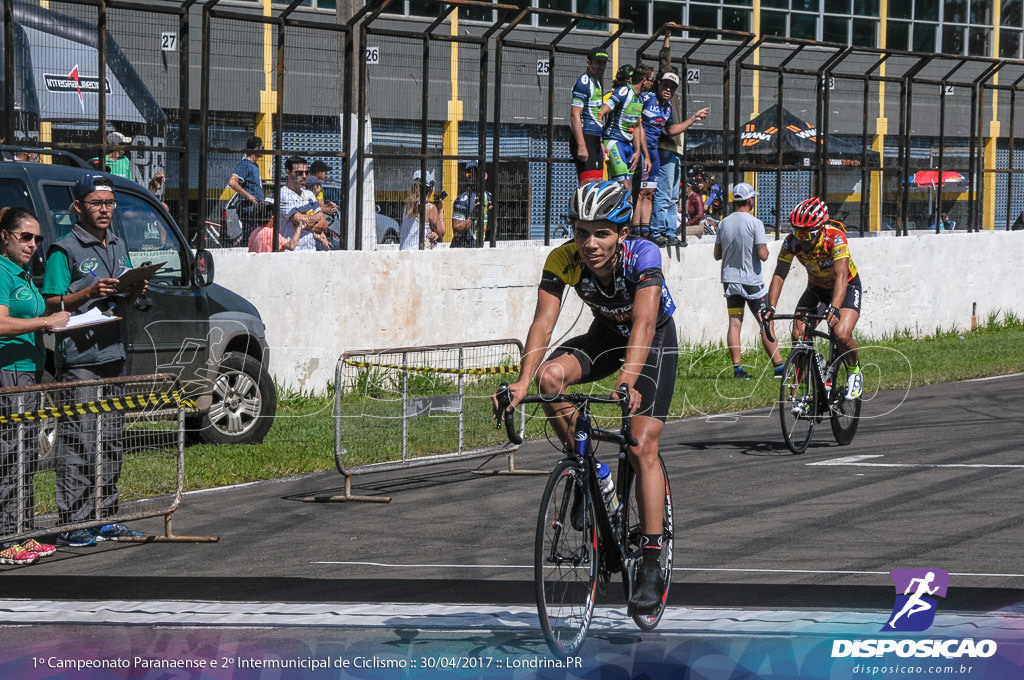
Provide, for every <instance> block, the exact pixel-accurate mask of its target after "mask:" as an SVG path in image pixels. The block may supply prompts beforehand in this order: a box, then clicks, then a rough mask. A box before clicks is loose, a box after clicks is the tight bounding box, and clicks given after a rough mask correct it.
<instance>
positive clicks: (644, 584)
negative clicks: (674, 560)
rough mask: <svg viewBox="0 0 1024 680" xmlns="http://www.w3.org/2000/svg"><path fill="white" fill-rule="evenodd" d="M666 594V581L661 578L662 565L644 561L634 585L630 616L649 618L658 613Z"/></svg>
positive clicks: (629, 609) (630, 599) (648, 560)
mask: <svg viewBox="0 0 1024 680" xmlns="http://www.w3.org/2000/svg"><path fill="white" fill-rule="evenodd" d="M664 594H665V579H664V578H662V576H661V563H660V562H659V561H658V560H652V559H645V560H643V561H642V562H641V563H640V569H638V570H637V575H636V581H635V582H634V583H633V597H631V598H629V608H628V613H629V615H630V616H648V615H651V614H654V613H656V612H657V611H658V607H660V606H661V598H662V596H663V595H664Z"/></svg>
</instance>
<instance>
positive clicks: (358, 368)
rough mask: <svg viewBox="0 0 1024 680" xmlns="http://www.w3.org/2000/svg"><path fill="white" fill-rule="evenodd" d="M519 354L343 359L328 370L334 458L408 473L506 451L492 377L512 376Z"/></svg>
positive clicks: (454, 351) (501, 346)
mask: <svg viewBox="0 0 1024 680" xmlns="http://www.w3.org/2000/svg"><path fill="white" fill-rule="evenodd" d="M522 353H523V346H522V343H520V342H519V341H518V340H496V341H492V342H483V343H459V344H448V345H435V346H430V347H405V348H398V349H374V350H361V351H353V352H346V353H345V354H343V355H342V356H341V357H340V358H339V360H338V364H337V368H336V370H335V389H334V393H335V397H334V399H335V401H334V423H335V429H334V432H335V436H334V442H335V454H336V457H338V459H339V460H340V461H341V465H342V466H344V467H352V466H364V465H374V466H376V467H380V466H381V465H388V464H393V465H397V466H408V465H413V464H416V463H422V462H426V461H433V460H437V459H439V458H448V457H452V456H455V457H458V456H467V455H475V454H493V453H495V452H499V451H503V450H509V444H508V441H507V439H506V438H505V433H504V430H501V431H498V430H496V429H495V427H494V422H493V419H492V415H491V411H492V407H491V395H492V394H493V393H494V391H495V389H496V388H497V382H498V381H499V380H500V376H507V375H509V374H512V375H515V374H518V372H519V365H520V363H521V360H522ZM496 377H498V379H496ZM510 465H511V463H510ZM339 471H342V474H345V472H344V470H343V469H342V467H341V466H340V467H339Z"/></svg>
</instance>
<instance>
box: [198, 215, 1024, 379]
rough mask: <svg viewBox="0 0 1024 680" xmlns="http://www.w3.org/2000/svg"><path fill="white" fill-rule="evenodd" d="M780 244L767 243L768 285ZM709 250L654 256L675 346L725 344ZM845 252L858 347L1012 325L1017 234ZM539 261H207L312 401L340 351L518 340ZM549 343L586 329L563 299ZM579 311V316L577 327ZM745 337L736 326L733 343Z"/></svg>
mask: <svg viewBox="0 0 1024 680" xmlns="http://www.w3.org/2000/svg"><path fill="white" fill-rule="evenodd" d="M779 245H780V243H779V242H771V243H769V249H770V251H771V257H769V259H768V261H767V262H766V263H765V264H764V272H763V273H764V276H765V280H766V281H768V280H769V279H770V277H771V273H772V271H773V270H774V267H775V256H776V254H777V253H778V249H779ZM712 249H713V244H712V243H711V242H710V239H709V238H707V237H705V238H704V239H703V241H702V242H699V241H697V240H696V239H692V238H691V244H690V246H689V247H688V248H685V249H680V250H678V251H677V250H675V249H673V250H672V251H671V252H669V251H668V250H664V249H663V250H662V253H665V254H666V258H665V273H666V276H667V279H668V285H669V290H670V291H671V292H672V296H673V298H675V300H676V303H677V304H678V307H679V310H678V312H677V313H676V324H677V325H678V328H679V335H680V341H681V342H683V343H688V342H712V343H717V342H724V340H725V331H726V326H727V317H726V311H725V301H724V299H723V297H722V288H721V284H720V283H719V263H717V262H715V261H714V258H713V257H712ZM851 250H852V252H853V258H854V262H856V264H857V268H858V270H859V271H860V272H861V279H862V281H863V284H864V302H863V316H862V319H861V321H860V322H859V323H858V325H857V329H858V331H859V332H860V333H861V334H863V335H864V336H866V337H869V338H870V337H874V338H877V337H881V336H883V335H886V334H890V333H892V332H894V331H897V330H905V329H909V330H910V331H911V332H914V333H916V334H921V335H930V334H932V333H934V332H935V330H936V329H937V328H940V329H950V328H953V327H957V328H969V327H970V323H971V307H972V303H977V306H978V307H977V310H978V312H977V313H978V319H979V321H982V322H983V321H984V320H985V319H986V318H987V316H988V314H989V313H990V312H1006V311H1012V312H1014V313H1015V314H1017V315H1018V316H1024V295H1022V294H1021V291H1022V287H1021V284H1020V273H1019V271H1018V270H1019V267H1020V264H1019V257H1020V255H1019V254H1020V253H1021V252H1024V232H985V233H979V234H966V233H955V232H954V233H944V234H940V235H935V234H931V233H929V234H921V235H913V236H909V237H906V238H894V237H885V236H883V237H879V238H864V239H860V238H855V239H853V240H852V244H851ZM548 251H549V249H547V248H536V247H524V248H500V249H493V250H492V249H482V250H472V251H470V250H448V249H438V250H434V251H424V252H397V251H389V252H338V253H281V254H260V255H257V254H250V253H245V252H240V251H220V252H217V253H216V255H215V258H216V276H217V279H216V280H217V282H218V283H219V284H221V285H223V286H226V287H228V288H231V289H232V290H234V291H236V292H238V293H240V294H242V295H244V296H245V297H247V298H248V299H249V300H250V301H251V302H252V303H253V304H255V305H256V307H257V308H258V309H259V311H260V314H261V315H262V317H263V321H264V323H265V324H266V326H267V340H268V342H269V343H270V347H271V352H272V354H271V363H270V372H271V374H273V375H274V377H275V378H276V379H277V380H278V381H279V382H281V383H282V384H284V385H287V386H289V387H293V388H298V389H303V390H312V391H322V390H323V389H324V387H325V386H326V385H327V383H328V382H330V381H332V380H333V378H334V367H335V364H336V362H337V359H338V357H339V356H340V355H341V354H342V353H343V352H345V351H349V350H356V349H379V348H385V347H407V346H421V345H430V344H440V343H453V342H472V341H480V340H497V339H502V338H519V339H520V340H525V337H526V331H527V330H528V328H529V325H530V321H531V320H532V318H533V309H534V304H535V302H536V288H537V282H538V281H539V279H540V272H541V268H542V266H543V263H544V258H545V256H546V254H547V252H548ZM805 283H806V275H805V274H804V271H803V268H802V267H800V266H799V265H794V267H793V269H792V271H791V273H790V276H789V279H788V281H787V284H786V288H785V290H784V292H783V296H782V300H781V301H780V305H779V309H780V311H790V310H792V308H793V306H794V304H795V303H796V299H797V297H798V296H799V294H800V292H801V291H802V290H803V288H804V285H805ZM568 299H569V302H568V304H567V305H566V307H565V308H564V309H563V311H562V316H561V319H560V321H559V325H558V327H557V328H556V332H555V338H556V339H558V338H560V337H562V335H563V334H568V333H570V332H571V331H573V330H574V326H575V329H578V330H582V329H584V328H586V326H587V324H589V319H590V315H589V312H587V311H583V310H582V304H581V303H580V302H579V300H578V298H577V297H576V296H575V295H572V296H570V297H569V298H568ZM581 311H582V314H581ZM755 331H756V324H755V323H754V322H753V320H749V319H748V320H747V321H746V323H745V324H744V333H745V335H744V342H745V343H747V344H751V343H753V342H754V341H755Z"/></svg>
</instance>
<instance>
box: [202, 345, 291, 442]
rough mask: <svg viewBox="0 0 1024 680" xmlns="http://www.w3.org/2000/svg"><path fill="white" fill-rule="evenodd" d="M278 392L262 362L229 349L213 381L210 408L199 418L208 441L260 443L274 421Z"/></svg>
mask: <svg viewBox="0 0 1024 680" xmlns="http://www.w3.org/2000/svg"><path fill="white" fill-rule="evenodd" d="M276 413H277V393H276V392H275V391H274V381H273V380H272V379H271V377H270V375H269V374H268V373H267V371H266V369H264V368H263V364H261V363H260V362H258V361H256V360H255V359H253V358H252V357H251V356H249V355H248V354H242V353H241V352H228V353H227V354H225V355H224V357H223V358H222V359H221V361H220V370H219V374H218V376H217V379H216V380H215V381H214V383H213V403H212V404H210V410H209V411H207V412H206V413H204V414H202V415H201V416H200V417H199V418H198V419H196V421H195V422H194V424H195V425H197V426H198V428H197V429H198V430H199V431H198V432H197V433H196V434H197V435H198V437H199V439H200V440H201V441H203V442H206V443H208V444H259V443H260V442H262V441H263V438H264V437H265V436H266V435H267V432H268V431H269V430H270V426H271V425H273V424H274V414H276Z"/></svg>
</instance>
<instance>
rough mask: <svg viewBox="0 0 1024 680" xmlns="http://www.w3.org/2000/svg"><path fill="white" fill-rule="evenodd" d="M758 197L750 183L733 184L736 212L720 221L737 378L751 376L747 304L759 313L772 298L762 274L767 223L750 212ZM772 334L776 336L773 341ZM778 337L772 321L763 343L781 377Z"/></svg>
mask: <svg viewBox="0 0 1024 680" xmlns="http://www.w3.org/2000/svg"><path fill="white" fill-rule="evenodd" d="M755 196H757V192H756V191H754V187H752V186H750V185H749V184H747V183H746V182H740V183H739V184H737V185H736V186H734V187H733V190H732V206H733V212H732V213H731V214H730V215H729V216H728V217H726V218H725V219H724V220H722V221H721V223H719V225H718V235H717V236H716V237H715V259H716V260H721V261H722V287H723V288H724V289H725V300H726V306H727V307H728V309H729V332H728V334H727V335H726V344H728V345H729V353H730V354H731V355H732V367H733V377H735V378H738V379H741V380H749V379H750V375H749V374H748V373H747V372H746V371H744V370H743V360H742V358H741V348H740V328H741V327H742V326H743V307H744V305H746V306H747V307H750V311H751V312H753V313H754V314H755V315H757V314H760V313H761V311H760V310H761V307H762V305H765V304H767V300H768V287H767V286H765V284H764V279H763V278H762V277H761V263H762V262H764V261H765V260H767V259H768V244H767V238H765V233H764V223H763V222H762V221H761V220H759V219H757V218H756V217H754V216H753V215H752V214H751V213H750V211H751V210H752V209H753V207H754V197H755ZM769 333H770V336H769ZM769 337H771V338H773V339H771V340H769ZM774 337H775V331H774V330H773V329H772V328H771V322H769V324H768V325H767V326H766V327H765V329H763V330H762V331H761V344H762V345H764V349H765V351H766V352H768V356H770V357H771V359H772V364H774V365H775V375H776V376H780V375H781V372H782V368H783V364H782V355H781V354H780V353H779V343H778V342H777V341H776V340H774Z"/></svg>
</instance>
